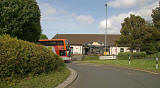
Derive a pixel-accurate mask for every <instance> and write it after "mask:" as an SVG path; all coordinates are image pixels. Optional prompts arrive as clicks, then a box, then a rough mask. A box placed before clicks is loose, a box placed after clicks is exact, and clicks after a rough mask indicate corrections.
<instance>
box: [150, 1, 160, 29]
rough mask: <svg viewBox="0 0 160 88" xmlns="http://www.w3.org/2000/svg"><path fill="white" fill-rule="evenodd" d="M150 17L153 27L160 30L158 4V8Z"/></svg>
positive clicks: (159, 8)
mask: <svg viewBox="0 0 160 88" xmlns="http://www.w3.org/2000/svg"><path fill="white" fill-rule="evenodd" d="M151 16H152V19H153V23H154V25H155V27H157V28H158V29H159V30H160V2H159V7H157V8H155V9H153V10H152V14H151Z"/></svg>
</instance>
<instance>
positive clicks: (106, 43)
mask: <svg viewBox="0 0 160 88" xmlns="http://www.w3.org/2000/svg"><path fill="white" fill-rule="evenodd" d="M105 6H106V30H105V56H106V52H107V50H106V49H107V47H106V46H107V43H106V42H107V3H105Z"/></svg>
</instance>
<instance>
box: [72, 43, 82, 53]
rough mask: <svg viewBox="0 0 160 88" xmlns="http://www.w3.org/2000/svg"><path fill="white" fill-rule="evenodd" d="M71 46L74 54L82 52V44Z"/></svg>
mask: <svg viewBox="0 0 160 88" xmlns="http://www.w3.org/2000/svg"><path fill="white" fill-rule="evenodd" d="M71 47H73V54H82V46H74V45H71Z"/></svg>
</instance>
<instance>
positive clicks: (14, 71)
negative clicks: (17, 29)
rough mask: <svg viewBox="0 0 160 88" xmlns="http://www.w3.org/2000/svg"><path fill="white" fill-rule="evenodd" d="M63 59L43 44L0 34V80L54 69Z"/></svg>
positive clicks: (61, 64)
mask: <svg viewBox="0 0 160 88" xmlns="http://www.w3.org/2000/svg"><path fill="white" fill-rule="evenodd" d="M59 66H64V63H63V60H62V59H61V58H60V57H59V56H57V55H55V54H54V53H53V52H52V51H51V50H48V49H47V48H45V47H44V46H41V45H36V44H33V43H29V42H27V41H22V40H18V39H17V38H11V37H10V36H8V35H2V36H0V80H11V79H14V78H17V77H18V78H23V77H26V76H28V75H33V76H34V75H39V74H41V73H48V72H50V71H55V70H57V69H58V67H59Z"/></svg>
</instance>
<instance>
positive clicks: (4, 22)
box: [0, 0, 41, 42]
mask: <svg viewBox="0 0 160 88" xmlns="http://www.w3.org/2000/svg"><path fill="white" fill-rule="evenodd" d="M2 34H9V35H11V36H12V37H17V38H18V39H22V40H27V41H31V42H34V41H36V40H38V39H39V38H40V34H41V26H40V10H39V7H38V4H37V2H36V0H0V35H2Z"/></svg>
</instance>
